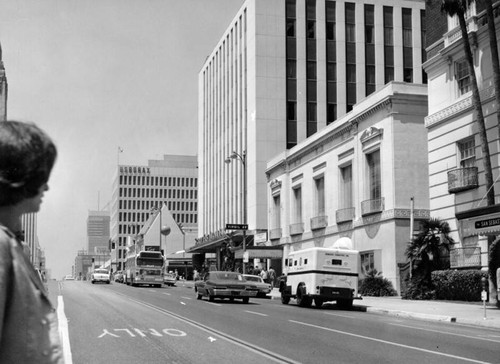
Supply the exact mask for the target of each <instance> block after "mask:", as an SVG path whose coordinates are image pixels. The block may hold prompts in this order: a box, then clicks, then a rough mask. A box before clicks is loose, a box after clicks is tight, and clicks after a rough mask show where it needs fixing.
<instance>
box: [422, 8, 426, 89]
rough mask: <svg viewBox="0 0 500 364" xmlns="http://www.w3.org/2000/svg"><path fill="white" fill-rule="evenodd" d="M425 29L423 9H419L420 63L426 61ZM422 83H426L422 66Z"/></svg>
mask: <svg viewBox="0 0 500 364" xmlns="http://www.w3.org/2000/svg"><path fill="white" fill-rule="evenodd" d="M426 31H427V22H426V21H425V10H420V41H421V42H422V50H421V53H422V63H424V62H425V61H427V52H426V51H425V49H426V48H427V43H426V38H427V37H426ZM422 83H423V84H427V72H425V71H424V68H423V67H422Z"/></svg>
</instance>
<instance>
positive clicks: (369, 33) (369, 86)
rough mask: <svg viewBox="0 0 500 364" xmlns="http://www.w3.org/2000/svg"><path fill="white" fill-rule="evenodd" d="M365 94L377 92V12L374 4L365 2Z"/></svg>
mask: <svg viewBox="0 0 500 364" xmlns="http://www.w3.org/2000/svg"><path fill="white" fill-rule="evenodd" d="M365 65H366V66H365V73H366V75H365V78H366V81H365V89H366V90H365V95H366V96H368V95H370V94H372V93H373V92H375V13H374V6H373V5H370V4H365Z"/></svg>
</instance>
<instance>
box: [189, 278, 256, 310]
mask: <svg viewBox="0 0 500 364" xmlns="http://www.w3.org/2000/svg"><path fill="white" fill-rule="evenodd" d="M194 291H195V292H196V297H197V298H198V299H199V300H200V299H201V298H202V297H203V296H206V297H208V300H209V301H211V302H212V301H213V300H214V299H215V298H229V299H230V300H231V301H232V300H234V299H235V298H236V299H241V300H243V303H248V302H249V300H250V297H255V296H257V293H258V291H259V290H258V288H257V287H256V286H255V285H254V284H252V283H251V282H247V281H246V280H245V278H243V275H242V274H240V273H237V272H221V271H213V272H208V273H207V274H206V275H205V277H204V278H203V279H202V280H199V281H196V282H195V285H194Z"/></svg>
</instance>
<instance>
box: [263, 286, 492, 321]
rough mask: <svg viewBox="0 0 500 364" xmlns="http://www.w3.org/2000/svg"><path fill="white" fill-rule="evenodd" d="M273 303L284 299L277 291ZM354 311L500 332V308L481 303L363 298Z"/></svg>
mask: <svg viewBox="0 0 500 364" xmlns="http://www.w3.org/2000/svg"><path fill="white" fill-rule="evenodd" d="M270 296H271V298H272V299H281V294H280V292H279V290H278V289H277V288H274V289H273V291H272V292H271V295H270ZM354 308H357V309H360V310H362V311H366V312H373V313H379V314H384V315H391V316H399V317H409V318H415V319H421V320H430V321H444V322H456V323H459V324H464V325H474V326H483V327H490V328H497V329H500V308H497V307H495V306H491V305H489V304H488V303H487V304H486V310H485V308H484V306H483V303H482V302H455V301H411V300H403V299H401V297H363V299H362V300H355V301H354Z"/></svg>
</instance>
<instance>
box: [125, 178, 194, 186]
mask: <svg viewBox="0 0 500 364" xmlns="http://www.w3.org/2000/svg"><path fill="white" fill-rule="evenodd" d="M120 185H132V186H137V185H141V186H168V187H197V186H198V179H197V178H193V177H161V176H160V177H158V176H157V177H153V176H129V175H120Z"/></svg>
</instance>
